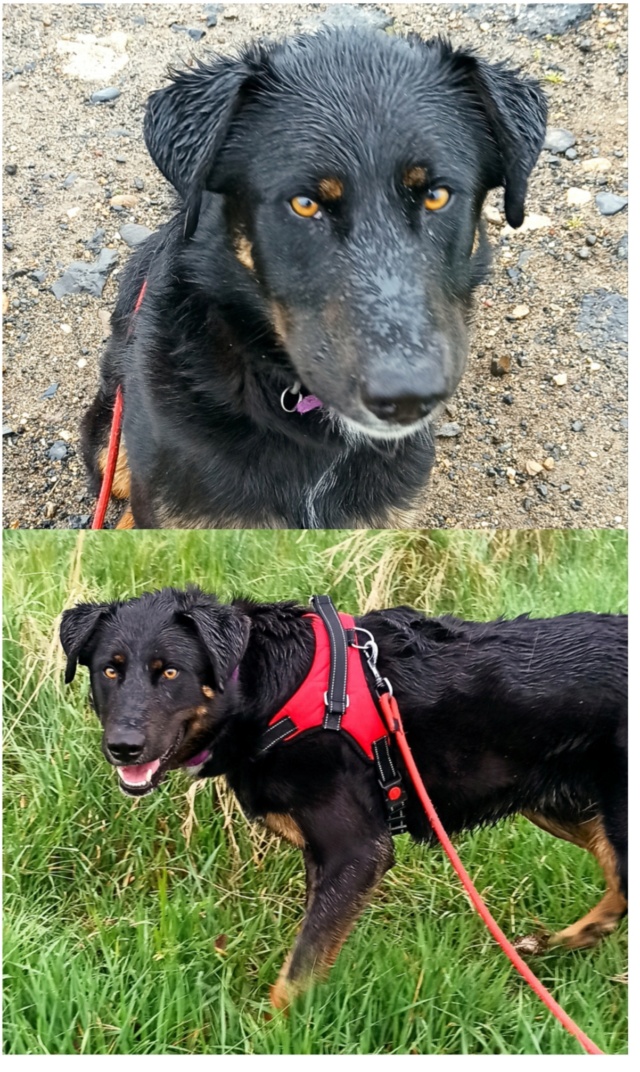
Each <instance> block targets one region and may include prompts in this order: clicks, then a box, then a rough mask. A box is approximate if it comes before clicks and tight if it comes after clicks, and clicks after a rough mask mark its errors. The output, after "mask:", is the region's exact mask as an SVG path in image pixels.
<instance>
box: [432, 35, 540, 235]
mask: <svg viewBox="0 0 640 1072" xmlns="http://www.w3.org/2000/svg"><path fill="white" fill-rule="evenodd" d="M453 59H454V60H455V61H456V62H457V63H458V64H461V65H462V66H463V67H464V68H465V70H466V74H467V78H468V81H469V83H470V84H471V86H472V87H473V89H474V90H475V92H476V94H477V96H478V97H479V99H480V102H481V104H482V107H483V108H484V111H485V114H486V116H487V118H488V120H489V123H490V126H491V130H492V132H493V136H494V138H495V140H496V144H497V147H498V151H499V154H500V168H499V169H498V170H497V171H496V172H495V173H494V175H493V176H492V177H491V178H490V181H491V185H492V186H504V209H505V215H506V217H507V221H508V222H509V223H510V225H511V226H512V227H520V226H521V225H522V222H523V220H524V201H525V197H526V194H527V179H528V178H529V175H530V174H531V171H532V170H533V166H534V164H535V162H536V160H537V159H538V156H539V155H540V150H541V149H542V145H543V143H544V136H545V129H546V125H547V100H546V97H545V95H544V93H543V92H542V89H541V88H540V85H539V84H538V82H536V81H535V79H533V78H520V77H519V76H518V71H511V70H509V68H508V67H506V66H505V64H504V63H494V64H490V63H486V62H485V61H484V60H481V59H479V58H478V57H476V56H474V55H472V54H471V53H469V52H455V53H454V55H453Z"/></svg>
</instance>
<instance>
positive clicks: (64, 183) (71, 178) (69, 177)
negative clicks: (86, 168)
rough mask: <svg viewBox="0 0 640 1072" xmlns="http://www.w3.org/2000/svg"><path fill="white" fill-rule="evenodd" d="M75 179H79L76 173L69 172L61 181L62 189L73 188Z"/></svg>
mask: <svg viewBox="0 0 640 1072" xmlns="http://www.w3.org/2000/svg"><path fill="white" fill-rule="evenodd" d="M77 178H79V175H78V172H77V171H70V172H69V174H68V175H67V177H66V179H63V181H62V186H63V189H65V190H68V189H69V187H70V186H73V184H74V182H75V181H76V179H77Z"/></svg>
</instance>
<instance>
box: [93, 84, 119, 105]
mask: <svg viewBox="0 0 640 1072" xmlns="http://www.w3.org/2000/svg"><path fill="white" fill-rule="evenodd" d="M120 93H121V90H119V89H117V87H116V86H106V87H105V88H104V89H96V91H95V93H92V94H91V96H90V97H89V100H90V101H91V103H92V104H108V103H109V101H114V100H117V99H118V97H119V96H120Z"/></svg>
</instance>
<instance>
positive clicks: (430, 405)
mask: <svg viewBox="0 0 640 1072" xmlns="http://www.w3.org/2000/svg"><path fill="white" fill-rule="evenodd" d="M362 400H363V402H364V404H365V406H366V407H367V409H369V410H371V412H372V413H374V414H375V415H376V417H379V418H380V420H381V421H394V422H395V423H396V424H414V423H415V421H419V420H421V419H422V418H423V417H426V416H427V414H428V413H431V410H432V409H434V408H435V406H436V405H437V404H438V402H440V401H441V398H440V396H439V395H430V396H428V397H427V398H421V397H419V396H418V395H400V396H399V397H397V398H376V397H371V396H370V395H367V394H365V395H363V399H362Z"/></svg>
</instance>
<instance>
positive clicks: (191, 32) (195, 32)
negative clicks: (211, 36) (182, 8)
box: [171, 22, 207, 41]
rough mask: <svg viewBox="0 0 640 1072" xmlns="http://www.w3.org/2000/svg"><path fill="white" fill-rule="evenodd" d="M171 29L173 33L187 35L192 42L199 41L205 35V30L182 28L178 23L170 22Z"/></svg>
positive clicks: (193, 27)
mask: <svg viewBox="0 0 640 1072" xmlns="http://www.w3.org/2000/svg"><path fill="white" fill-rule="evenodd" d="M171 29H172V30H173V32H174V33H184V34H187V36H188V37H190V38H191V39H192V40H193V41H199V40H200V39H201V38H202V37H204V35H205V34H206V32H207V31H206V30H201V29H199V28H197V27H195V26H183V25H182V23H180V22H172V23H171Z"/></svg>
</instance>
